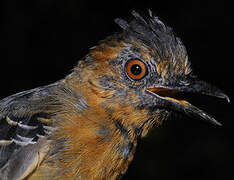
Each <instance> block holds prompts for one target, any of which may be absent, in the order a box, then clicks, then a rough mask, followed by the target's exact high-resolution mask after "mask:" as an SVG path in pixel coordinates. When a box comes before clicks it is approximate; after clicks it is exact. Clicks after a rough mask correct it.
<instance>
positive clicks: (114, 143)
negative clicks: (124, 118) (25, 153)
mask: <svg viewBox="0 0 234 180" xmlns="http://www.w3.org/2000/svg"><path fill="white" fill-rule="evenodd" d="M91 109H92V108H91V107H90V109H89V110H87V112H85V113H84V114H83V115H82V114H72V115H71V114H67V115H66V114H64V117H63V118H64V119H63V120H64V121H69V122H67V123H66V125H64V126H63V129H61V131H58V136H57V137H59V138H58V139H56V138H55V139H56V141H55V142H59V141H60V140H61V141H62V140H63V139H65V141H64V143H63V148H62V149H61V150H60V152H59V153H58V155H57V156H58V158H59V159H62V160H61V161H60V162H59V163H58V164H57V166H59V171H60V172H63V173H61V176H60V177H63V178H64V179H67V178H70V177H73V178H74V177H76V178H74V179H83V178H84V179H117V178H118V177H119V176H121V175H123V174H124V173H125V172H126V170H127V168H128V165H129V163H130V162H131V161H132V159H133V156H134V152H135V149H136V145H137V136H136V134H135V132H133V130H132V129H130V127H126V126H125V125H124V124H123V123H122V122H121V121H120V120H114V119H109V118H110V117H108V119H107V117H106V116H104V115H101V114H100V109H99V110H97V109H96V110H91ZM97 111H99V112H97ZM66 116H67V117H66ZM105 118H106V119H105ZM71 119H72V120H71ZM113 121H114V122H113ZM69 123H70V124H69ZM64 124H65V123H64ZM63 178H62V179H63Z"/></svg>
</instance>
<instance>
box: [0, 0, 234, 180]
mask: <svg viewBox="0 0 234 180" xmlns="http://www.w3.org/2000/svg"><path fill="white" fill-rule="evenodd" d="M147 8H150V9H152V10H153V11H154V12H156V14H157V15H158V16H160V17H161V19H162V20H164V22H166V23H167V24H169V25H170V26H172V27H173V28H174V30H175V32H176V33H177V35H179V36H180V37H181V39H182V41H183V42H184V44H185V46H186V48H187V51H188V54H189V59H190V60H191V61H192V66H193V69H194V71H195V72H196V74H197V75H198V76H199V77H200V79H203V80H206V81H208V82H210V83H212V84H215V85H216V86H218V87H219V88H220V89H222V90H223V91H224V92H226V93H227V94H228V95H229V97H230V98H231V100H233V98H232V92H233V86H232V85H233V78H234V77H233V65H232V61H233V52H234V51H233V32H234V31H233V16H232V11H233V9H232V5H231V3H229V4H228V3H227V2H226V1H213V0H210V1H198V0H197V1H184V2H182V1H169V0H164V1H157V0H154V1H134V0H128V1H111V0H110V1H105V2H104V1H91V0H89V1H88V0H86V1H84V0H60V1H59V0H30V1H26V0H25V1H19V0H1V2H0V13H1V15H0V82H1V85H0V86H1V87H0V98H3V97H6V96H8V95H11V94H13V93H16V92H20V91H23V90H27V89H31V88H34V87H37V86H41V85H46V84H49V83H52V82H54V81H56V80H59V79H61V78H63V77H64V76H65V75H66V74H68V73H69V72H70V70H71V69H72V67H73V66H75V65H76V63H77V60H78V59H79V58H81V57H83V56H84V55H85V54H86V53H87V52H88V48H90V47H92V46H94V45H95V44H96V43H97V41H98V40H101V39H104V38H105V37H106V36H107V35H110V34H112V33H113V32H115V31H118V30H119V27H118V26H117V25H116V24H115V23H114V22H113V19H114V18H116V17H122V18H128V17H129V16H130V11H131V10H132V9H136V10H138V11H145V10H146V9H147ZM192 103H193V104H195V105H199V107H201V108H203V109H205V110H206V111H208V112H209V113H211V114H213V115H214V116H215V117H216V119H218V120H219V121H220V122H221V123H222V124H223V126H222V127H217V126H214V125H211V124H208V123H206V122H204V121H201V120H196V119H191V118H188V117H186V116H181V115H173V116H172V118H171V119H170V120H169V121H167V122H165V123H164V124H163V125H162V126H161V127H159V128H157V129H155V130H154V131H152V132H151V133H150V134H149V136H148V138H145V139H143V140H142V141H141V142H140V144H139V146H138V149H137V152H136V155H135V159H134V160H133V162H132V164H131V165H130V167H129V170H128V172H127V174H126V175H125V176H124V179H160V180H169V179H196V180H197V179H212V180H214V179H233V178H234V175H233V168H234V166H233V163H234V146H233V130H234V129H233V117H232V110H233V108H232V103H229V104H227V103H226V102H224V101H222V100H217V101H216V99H215V100H214V99H213V98H205V101H204V100H202V99H200V98H195V99H194V102H192Z"/></svg>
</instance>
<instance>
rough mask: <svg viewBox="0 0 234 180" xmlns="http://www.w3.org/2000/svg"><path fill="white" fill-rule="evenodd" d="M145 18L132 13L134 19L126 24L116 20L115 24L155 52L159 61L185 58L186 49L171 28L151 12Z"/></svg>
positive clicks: (123, 21)
mask: <svg viewBox="0 0 234 180" xmlns="http://www.w3.org/2000/svg"><path fill="white" fill-rule="evenodd" d="M148 12H149V14H148V15H147V16H141V15H140V14H139V13H137V12H136V11H132V15H133V16H134V18H133V19H132V20H131V21H130V22H127V21H125V20H123V19H120V18H117V19H115V22H116V23H117V24H118V25H119V26H120V27H121V28H122V29H123V31H124V33H126V34H127V36H129V37H130V38H136V39H138V40H140V41H142V42H144V43H145V44H147V45H148V46H150V47H152V48H154V49H155V50H156V51H157V54H158V55H159V57H160V59H168V58H169V59H176V57H178V56H180V57H181V55H183V56H184V57H185V56H187V53H186V49H185V47H184V45H183V43H182V42H181V40H180V38H178V37H177V36H176V35H175V33H174V32H173V30H172V28H171V27H169V26H166V25H165V24H164V23H163V22H162V21H161V20H160V19H159V18H158V17H157V16H155V15H154V14H153V13H152V11H151V10H148Z"/></svg>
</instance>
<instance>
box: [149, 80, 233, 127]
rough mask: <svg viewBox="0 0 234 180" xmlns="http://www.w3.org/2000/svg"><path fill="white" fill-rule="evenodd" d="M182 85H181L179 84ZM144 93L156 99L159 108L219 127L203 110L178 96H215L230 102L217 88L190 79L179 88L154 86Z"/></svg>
mask: <svg viewBox="0 0 234 180" xmlns="http://www.w3.org/2000/svg"><path fill="white" fill-rule="evenodd" d="M180 84H182V83H180ZM146 93H148V94H150V95H152V96H154V97H155V98H157V102H158V103H157V104H158V105H159V108H160V107H161V108H166V109H169V110H174V111H179V112H185V113H186V114H188V115H192V116H200V117H202V118H203V119H205V120H207V121H209V122H211V123H213V124H215V125H221V123H219V122H218V121H216V120H215V119H214V118H213V117H212V116H210V115H209V114H207V113H206V112H204V111H203V110H201V109H199V108H197V107H195V106H193V105H192V104H190V103H189V102H188V101H186V100H185V99H183V97H181V96H180V94H182V93H199V94H204V95H209V96H215V97H218V98H223V99H226V100H227V101H228V102H230V100H229V97H228V96H227V95H225V94H224V93H223V92H222V91H221V90H219V89H218V88H216V87H214V86H212V85H210V84H208V83H206V82H204V81H200V80H197V79H194V78H193V79H190V80H188V81H187V83H186V84H184V85H179V86H174V85H173V86H158V85H154V86H152V87H149V88H147V89H146Z"/></svg>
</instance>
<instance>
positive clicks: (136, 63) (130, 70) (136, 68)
mask: <svg viewBox="0 0 234 180" xmlns="http://www.w3.org/2000/svg"><path fill="white" fill-rule="evenodd" d="M125 69H126V72H127V74H128V76H129V77H130V78H132V79H133V80H140V79H142V78H143V77H145V75H146V73H147V68H146V65H145V63H143V62H142V61H141V60H139V59H132V60H129V61H128V62H127V64H126V66H125Z"/></svg>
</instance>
